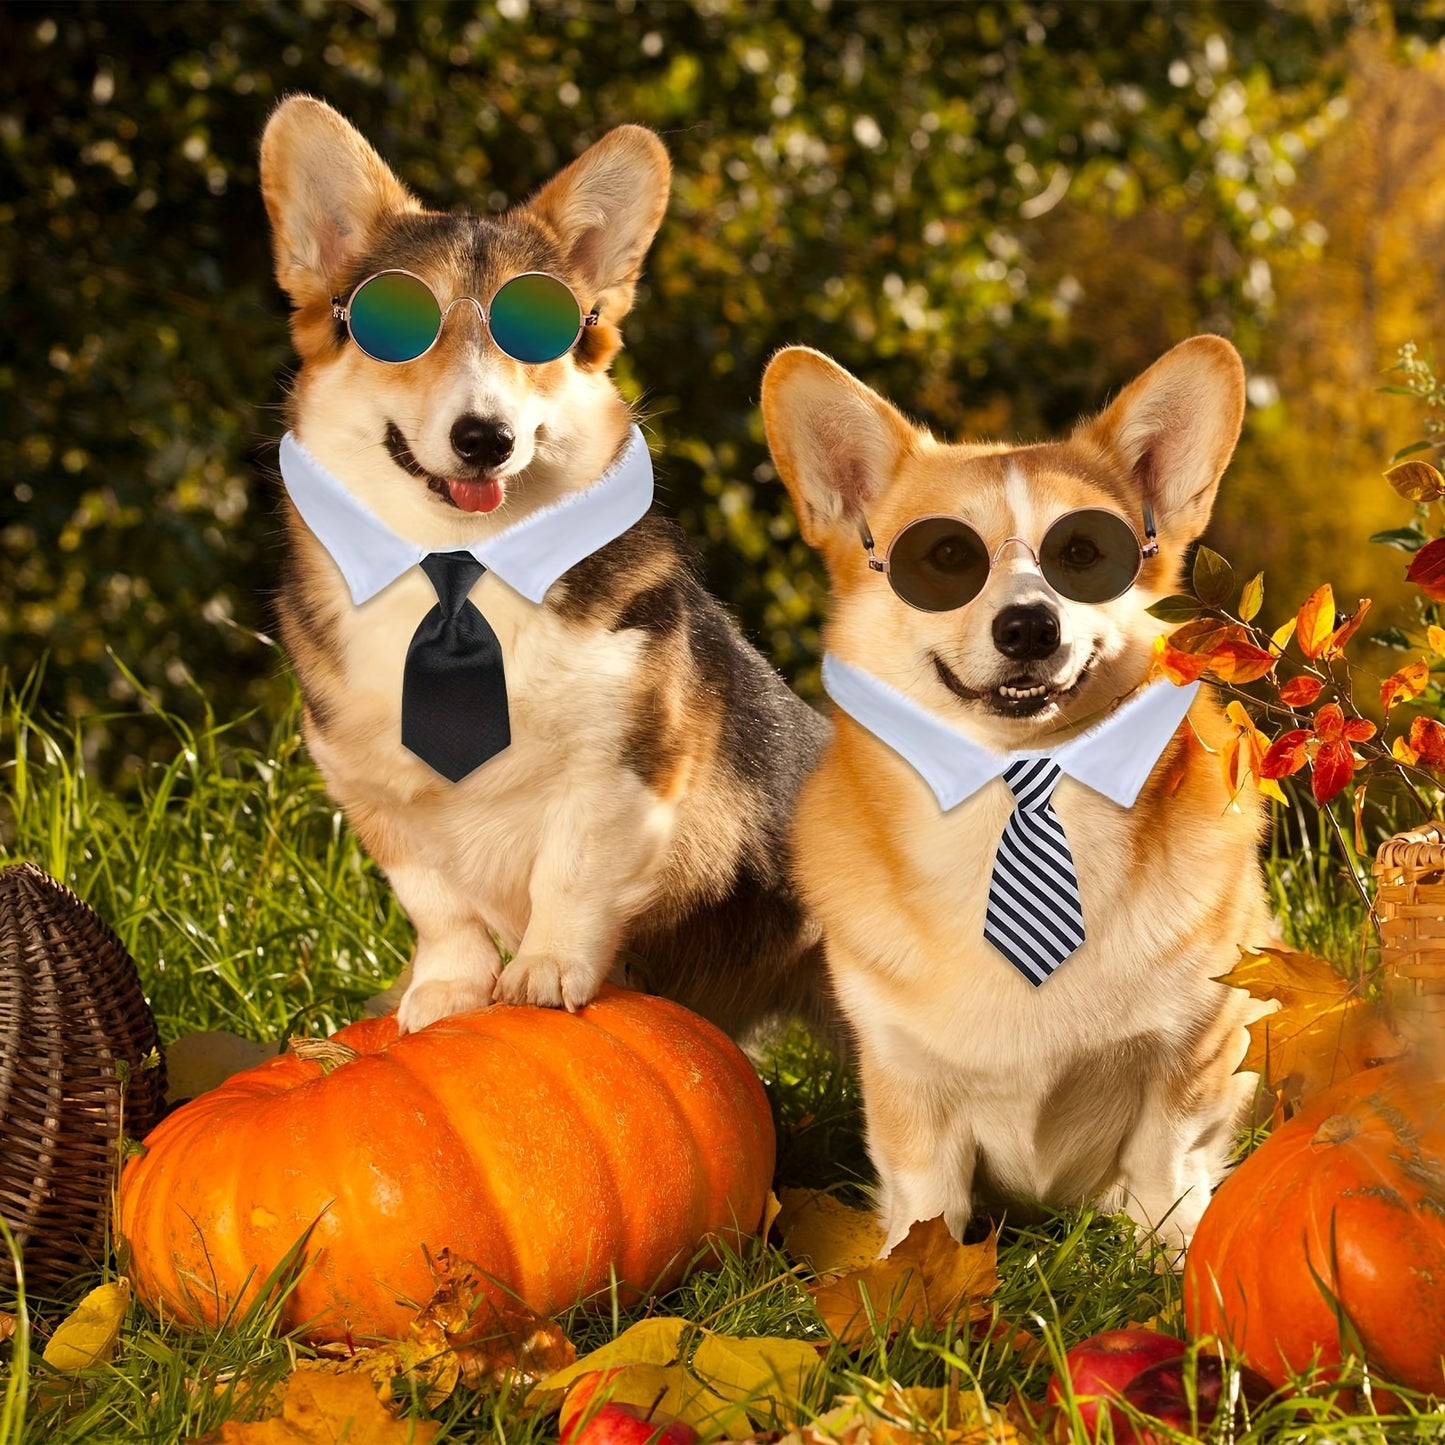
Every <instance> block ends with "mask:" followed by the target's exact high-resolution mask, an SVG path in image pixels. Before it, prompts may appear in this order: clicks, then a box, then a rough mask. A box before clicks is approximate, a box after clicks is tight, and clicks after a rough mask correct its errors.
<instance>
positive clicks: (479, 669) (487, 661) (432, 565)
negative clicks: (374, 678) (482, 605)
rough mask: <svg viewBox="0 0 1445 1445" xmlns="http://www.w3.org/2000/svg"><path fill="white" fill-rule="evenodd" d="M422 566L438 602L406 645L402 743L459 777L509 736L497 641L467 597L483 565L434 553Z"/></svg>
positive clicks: (444, 772) (446, 775) (495, 751)
mask: <svg viewBox="0 0 1445 1445" xmlns="http://www.w3.org/2000/svg"><path fill="white" fill-rule="evenodd" d="M421 569H422V571H423V572H425V573H426V575H427V577H428V578H429V579H430V581H431V585H432V586H433V587H435V588H436V594H437V605H436V606H435V607H433V608H432V610H431V611H430V612H428V613H427V615H426V616H425V617H423V618H422V620H421V625H420V626H419V627H418V628H417V630H416V632H415V633H414V634H413V636H412V639H411V645H410V646H409V647H408V648H407V650H406V670H405V672H404V673H403V674H402V684H401V742H402V746H403V747H405V748H407V749H408V750H410V751H411V752H413V753H415V754H416V755H417V757H419V758H420V759H421V760H422V761H423V762H424V763H428V764H430V765H431V766H432V767H433V768H435V769H436V770H437V772H439V773H440V774H441V775H442V776H443V777H444V778H450V779H451V781H452V782H454V783H458V782H460V781H461V780H462V779H463V778H464V777H466V775H467V774H468V773H470V772H471V771H472V770H473V769H474V768H479V767H481V765H482V764H483V763H484V762H486V761H487V759H488V758H491V757H495V756H496V754H498V753H499V752H501V751H502V749H503V748H505V747H506V746H507V745H508V744H509V743H510V742H511V741H512V728H511V724H510V723H509V722H508V721H507V680H506V677H505V675H504V673H503V671H502V645H501V643H499V642H498V641H497V634H496V633H495V632H493V631H492V628H491V624H490V623H489V622H488V621H487V619H486V618H485V617H483V616H482V614H481V613H480V612H478V611H477V609H476V607H475V606H474V605H473V604H472V603H471V602H470V601H468V594H469V593H470V592H471V590H472V588H473V587H474V586H475V585H476V581H477V578H479V577H480V576H481V575H482V573H483V572H485V571H486V570H487V569H486V568H485V567H483V566H482V564H481V563H480V562H478V561H477V559H476V558H475V557H473V556H472V555H471V554H470V553H468V552H432V553H431V554H430V555H429V556H426V557H423V558H422V559H421Z"/></svg>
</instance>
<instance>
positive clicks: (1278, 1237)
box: [1184, 1065, 1445, 1394]
mask: <svg viewBox="0 0 1445 1445" xmlns="http://www.w3.org/2000/svg"><path fill="white" fill-rule="evenodd" d="M1316 1276H1317V1277H1318V1280H1317V1279H1316ZM1322 1285H1323V1287H1324V1288H1323V1289H1322V1288H1321V1286H1322ZM1325 1290H1328V1291H1329V1293H1330V1295H1332V1296H1333V1297H1334V1299H1335V1300H1337V1301H1338V1303H1339V1308H1340V1310H1341V1311H1342V1312H1343V1314H1344V1315H1345V1317H1346V1318H1347V1319H1348V1321H1349V1325H1348V1326H1347V1327H1346V1328H1347V1330H1348V1329H1351V1328H1352V1329H1353V1330H1354V1331H1355V1333H1356V1335H1357V1336H1358V1339H1359V1343H1360V1345H1361V1346H1363V1348H1364V1351H1365V1355H1366V1358H1367V1359H1368V1360H1369V1361H1370V1363H1371V1364H1372V1365H1373V1366H1374V1367H1375V1369H1377V1370H1378V1371H1379V1372H1380V1373H1381V1374H1382V1375H1383V1376H1384V1377H1385V1378H1386V1379H1388V1380H1392V1381H1393V1382H1394V1383H1396V1384H1400V1385H1408V1386H1411V1387H1413V1388H1415V1389H1418V1390H1429V1391H1433V1392H1434V1393H1436V1394H1440V1393H1442V1391H1445V1370H1442V1364H1441V1359H1442V1356H1445V1084H1442V1083H1441V1082H1440V1081H1438V1080H1435V1079H1432V1078H1428V1077H1427V1076H1426V1075H1425V1074H1424V1073H1423V1071H1420V1072H1416V1071H1409V1070H1406V1069H1405V1068H1403V1067H1401V1066H1398V1065H1395V1066H1391V1067H1389V1068H1379V1069H1369V1070H1367V1071H1365V1072H1364V1073H1361V1074H1356V1075H1354V1076H1353V1077H1352V1078H1350V1079H1347V1080H1346V1081H1345V1082H1344V1083H1343V1084H1341V1085H1339V1086H1338V1087H1336V1088H1335V1089H1332V1090H1330V1091H1329V1092H1328V1093H1327V1094H1325V1095H1323V1096H1321V1097H1320V1098H1319V1099H1317V1100H1315V1101H1314V1102H1313V1103H1312V1104H1310V1105H1309V1106H1308V1107H1307V1108H1306V1109H1304V1110H1303V1111H1302V1112H1301V1113H1300V1114H1298V1115H1297V1116H1296V1117H1295V1118H1294V1119H1292V1120H1290V1121H1289V1122H1288V1123H1287V1124H1284V1125H1282V1126H1281V1127H1280V1128H1279V1129H1276V1130H1275V1132H1274V1133H1273V1134H1272V1135H1271V1136H1270V1137H1269V1139H1267V1140H1266V1141H1265V1143H1263V1144H1262V1145H1261V1146H1260V1147H1259V1148H1258V1149H1257V1150H1256V1151H1255V1152H1254V1153H1253V1154H1252V1155H1250V1157H1249V1158H1248V1159H1246V1160H1245V1161H1244V1163H1242V1164H1241V1165H1240V1166H1239V1168H1238V1169H1236V1170H1235V1171H1234V1173H1233V1174H1232V1175H1230V1177H1229V1178H1228V1179H1226V1180H1225V1182H1224V1183H1223V1184H1222V1185H1221V1186H1220V1187H1219V1189H1218V1190H1217V1192H1216V1193H1215V1195H1214V1198H1213V1199H1212V1200H1211V1201H1210V1203H1209V1207H1208V1209H1206V1210H1205V1212H1204V1217H1203V1218H1202V1219H1201V1220H1200V1223H1199V1228H1198V1230H1197V1231H1196V1233H1195V1235H1194V1241H1193V1243H1192V1244H1191V1245H1190V1248H1189V1255H1188V1258H1187V1260H1186V1262H1185V1267H1184V1312H1185V1319H1186V1321H1187V1322H1188V1326H1189V1329H1190V1331H1191V1332H1192V1333H1194V1334H1204V1333H1211V1334H1218V1335H1221V1336H1223V1337H1224V1338H1225V1339H1227V1340H1229V1341H1230V1342H1231V1343H1232V1344H1233V1345H1234V1347H1235V1348H1236V1349H1237V1350H1238V1351H1239V1353H1240V1354H1241V1355H1242V1356H1243V1358H1244V1359H1245V1360H1246V1361H1247V1362H1248V1363H1249V1364H1251V1365H1252V1366H1254V1368H1255V1369H1256V1370H1258V1371H1259V1372H1260V1374H1262V1375H1264V1376H1265V1377H1266V1378H1267V1379H1268V1380H1269V1381H1270V1382H1271V1383H1273V1384H1275V1385H1282V1384H1283V1383H1284V1382H1285V1378H1286V1369H1287V1368H1288V1369H1292V1370H1296V1371H1303V1370H1306V1369H1308V1368H1309V1366H1310V1364H1311V1362H1312V1361H1313V1360H1315V1359H1318V1360H1319V1362H1320V1363H1321V1364H1323V1365H1326V1366H1329V1365H1337V1364H1339V1363H1340V1360H1341V1329H1340V1322H1339V1318H1338V1316H1337V1314H1336V1311H1335V1309H1334V1307H1333V1306H1332V1305H1331V1303H1330V1301H1329V1299H1327V1298H1326V1294H1325ZM1345 1350H1346V1352H1348V1351H1349V1343H1348V1335H1347V1336H1346V1341H1345Z"/></svg>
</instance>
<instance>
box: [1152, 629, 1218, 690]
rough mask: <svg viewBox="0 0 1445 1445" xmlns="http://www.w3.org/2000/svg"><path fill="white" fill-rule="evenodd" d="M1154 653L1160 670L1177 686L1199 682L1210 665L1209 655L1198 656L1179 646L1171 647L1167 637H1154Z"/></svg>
mask: <svg viewBox="0 0 1445 1445" xmlns="http://www.w3.org/2000/svg"><path fill="white" fill-rule="evenodd" d="M1154 654H1155V657H1154V660H1155V662H1156V663H1157V664H1158V666H1159V670H1160V671H1161V672H1162V673H1163V674H1164V676H1165V677H1167V678H1168V679H1169V681H1170V682H1172V683H1174V684H1175V686H1176V687H1184V686H1185V685H1187V684H1188V683H1191V682H1198V681H1199V679H1200V678H1201V677H1203V676H1204V669H1205V668H1206V667H1208V666H1209V659H1208V658H1207V657H1196V656H1195V655H1194V654H1193V653H1189V652H1180V651H1179V650H1178V649H1177V648H1174V647H1170V645H1169V639H1168V638H1167V637H1156V638H1155V639H1154Z"/></svg>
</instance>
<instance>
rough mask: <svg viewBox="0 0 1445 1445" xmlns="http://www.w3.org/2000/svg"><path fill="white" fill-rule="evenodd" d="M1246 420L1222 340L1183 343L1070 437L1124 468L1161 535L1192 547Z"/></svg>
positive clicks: (1230, 350)
mask: <svg viewBox="0 0 1445 1445" xmlns="http://www.w3.org/2000/svg"><path fill="white" fill-rule="evenodd" d="M1243 420H1244V364H1243V362H1241V361H1240V359H1239V353H1238V352H1237V351H1236V350H1235V349H1234V347H1232V346H1231V345H1230V344H1229V342H1227V341H1226V340H1225V339H1224V338H1223V337H1222V336H1195V337H1191V338H1190V340H1188V341H1181V342H1180V343H1179V345H1178V346H1176V347H1174V348H1173V350H1171V351H1168V352H1166V353H1165V354H1164V355H1163V356H1161V357H1160V358H1159V360H1158V361H1156V362H1155V363H1154V365H1153V366H1151V367H1150V368H1149V369H1148V370H1147V371H1145V372H1143V373H1142V374H1141V375H1139V376H1137V377H1135V379H1134V380H1133V381H1131V382H1130V383H1129V385H1128V386H1126V387H1125V388H1124V390H1123V391H1121V392H1120V393H1119V395H1118V396H1117V397H1116V398H1115V399H1114V401H1113V402H1112V403H1111V404H1110V405H1109V406H1108V407H1107V408H1105V410H1104V411H1103V412H1102V413H1101V414H1100V415H1099V416H1098V417H1096V418H1095V419H1094V420H1093V421H1090V422H1085V423H1083V424H1082V425H1081V426H1079V427H1078V429H1077V430H1076V431H1075V433H1074V438H1075V440H1080V441H1084V442H1087V443H1091V444H1092V445H1094V446H1096V447H1098V448H1100V449H1101V450H1103V451H1104V452H1105V453H1106V454H1108V455H1110V456H1112V457H1113V458H1115V459H1117V461H1118V462H1120V463H1122V464H1123V466H1124V468H1125V470H1126V471H1127V473H1128V474H1129V476H1130V477H1131V478H1132V479H1133V482H1134V485H1135V487H1136V488H1137V489H1138V494H1139V500H1140V503H1141V504H1142V503H1143V502H1145V501H1148V502H1150V503H1152V505H1153V507H1154V513H1155V517H1156V519H1157V521H1158V523H1159V528H1160V531H1161V532H1163V533H1171V534H1173V536H1174V538H1175V540H1176V541H1177V542H1179V543H1186V542H1192V541H1193V540H1194V539H1195V538H1196V537H1198V536H1199V535H1200V534H1201V533H1202V532H1203V531H1204V528H1205V527H1206V526H1207V525H1208V522H1209V513H1210V510H1211V509H1212V507H1213V506H1214V494H1215V492H1216V491H1217V490H1218V488H1219V479H1220V477H1222V476H1223V475H1224V469H1225V467H1227V466H1228V465H1229V459H1230V457H1231V456H1232V455H1233V453H1234V445H1235V443H1236V442H1237V441H1238V440H1239V429H1240V426H1241V424H1242V422H1243Z"/></svg>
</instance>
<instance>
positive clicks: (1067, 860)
mask: <svg viewBox="0 0 1445 1445" xmlns="http://www.w3.org/2000/svg"><path fill="white" fill-rule="evenodd" d="M1062 776H1063V770H1062V769H1061V768H1060V767H1059V765H1058V764H1057V763H1056V762H1054V760H1053V759H1052V758H1025V759H1022V760H1021V761H1019V762H1017V763H1011V764H1009V766H1008V767H1007V768H1005V769H1004V773H1003V777H1004V782H1006V783H1007V784H1008V786H1009V791H1010V792H1011V793H1012V794H1013V795H1014V810H1013V812H1012V813H1010V814H1009V819H1008V822H1006V823H1005V824H1004V829H1003V836H1002V837H1001V838H1000V839H999V840H998V853H997V854H996V855H995V857H994V862H993V880H992V882H991V883H990V884H989V890H988V912H987V913H986V914H985V915H984V920H983V936H984V937H985V938H986V939H988V941H989V942H990V943H991V944H993V946H994V947H995V948H997V949H998V951H999V952H1000V953H1001V954H1003V956H1004V957H1005V958H1006V959H1008V961H1009V962H1010V963H1011V964H1013V966H1014V967H1015V968H1016V969H1018V971H1019V972H1020V973H1021V974H1023V976H1024V977H1025V978H1026V979H1028V981H1029V982H1030V983H1032V984H1034V985H1035V986H1037V985H1038V984H1041V983H1046V982H1047V981H1048V978H1049V975H1050V974H1052V973H1053V971H1054V970H1055V969H1056V968H1057V967H1058V966H1059V965H1060V964H1061V963H1062V962H1063V961H1064V960H1065V959H1066V958H1067V957H1068V956H1069V955H1070V954H1071V953H1073V951H1074V950H1075V949H1076V948H1078V946H1079V945H1080V944H1081V943H1082V942H1083V941H1084V910H1083V907H1082V905H1081V904H1080V902H1079V880H1078V878H1077V876H1076V875H1075V873H1074V858H1073V855H1072V854H1071V853H1070V852H1069V843H1068V839H1066V838H1065V837H1064V828H1063V824H1062V823H1060V822H1059V815H1058V814H1057V813H1055V812H1054V808H1053V804H1052V803H1051V802H1050V801H1049V799H1050V798H1051V797H1052V796H1053V792H1054V789H1055V788H1056V787H1057V786H1058V782H1059V779H1060V777H1062Z"/></svg>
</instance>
